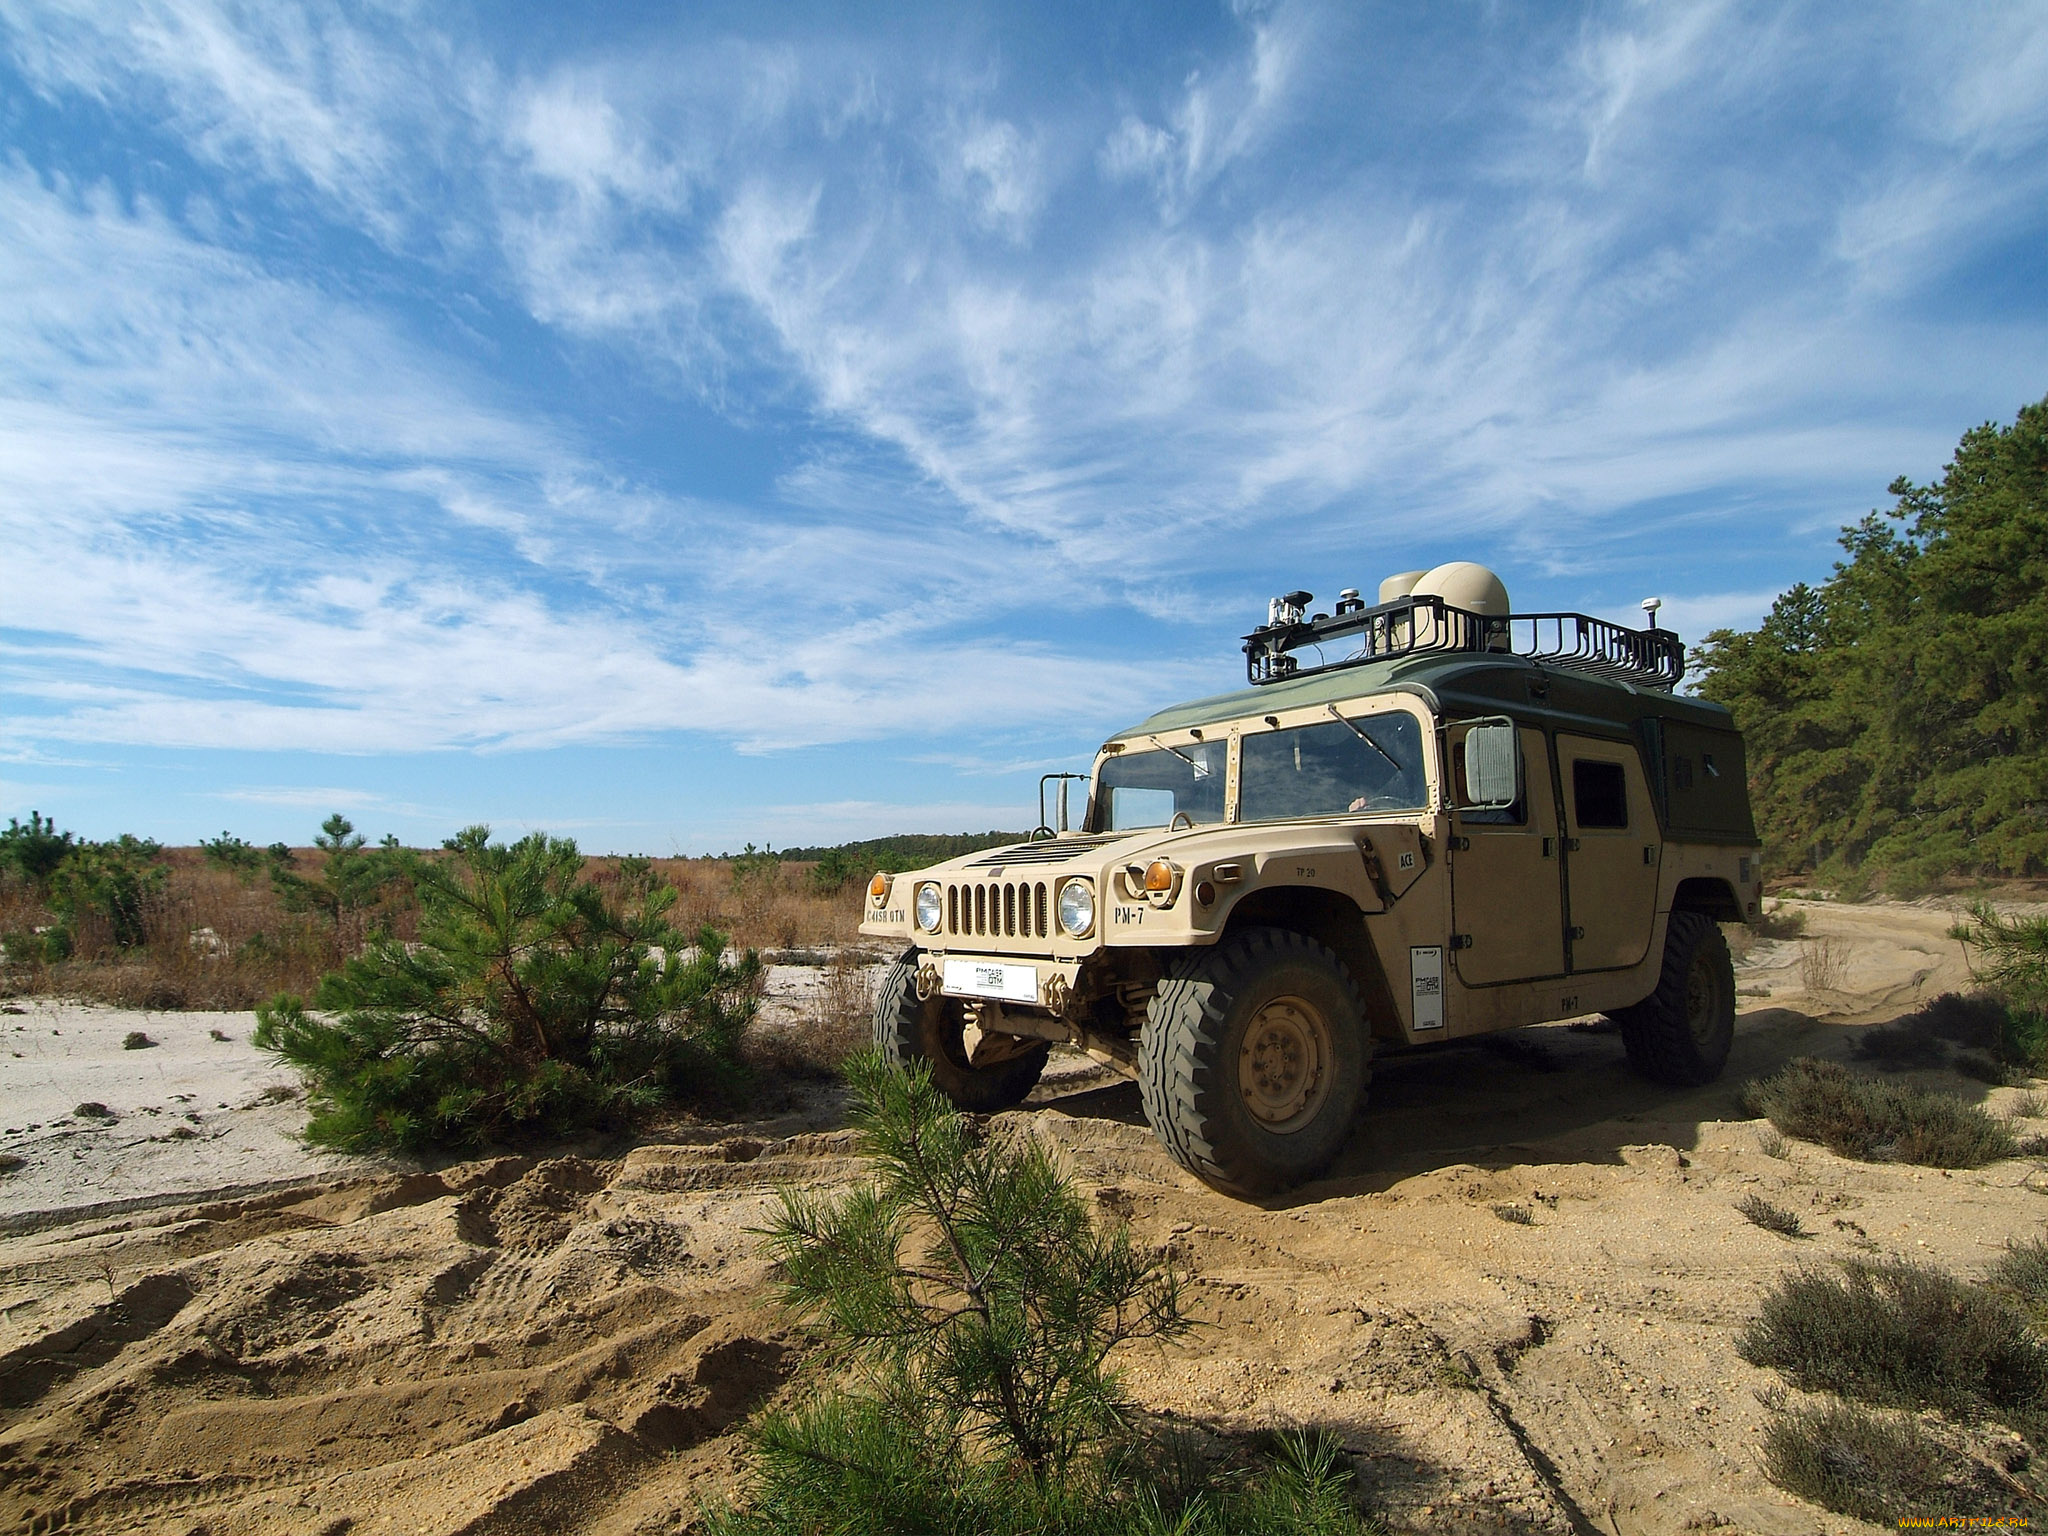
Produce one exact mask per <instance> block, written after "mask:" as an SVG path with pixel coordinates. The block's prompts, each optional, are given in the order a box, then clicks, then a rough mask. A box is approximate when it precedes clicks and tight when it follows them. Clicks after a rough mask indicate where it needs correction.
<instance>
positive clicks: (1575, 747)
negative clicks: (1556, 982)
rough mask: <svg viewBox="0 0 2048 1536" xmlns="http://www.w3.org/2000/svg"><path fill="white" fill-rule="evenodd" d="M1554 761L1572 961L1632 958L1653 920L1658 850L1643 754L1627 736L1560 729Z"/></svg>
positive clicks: (1599, 966) (1588, 964)
mask: <svg viewBox="0 0 2048 1536" xmlns="http://www.w3.org/2000/svg"><path fill="white" fill-rule="evenodd" d="M1557 767H1558V779H1559V784H1560V787H1561V788H1562V789H1563V791H1564V814H1565V829H1564V831H1565V843H1564V867H1565V902H1566V915H1565V922H1566V925H1567V926H1566V929H1565V937H1566V939H1567V940H1568V941H1569V958H1570V962H1571V968H1572V969H1573V970H1574V971H1607V970H1615V969H1618V968H1620V967H1623V966H1630V965H1634V964H1636V963H1637V962H1639V961H1640V960H1641V959H1642V958H1643V956H1644V955H1646V954H1647V953H1649V949H1650V935H1651V932H1652V931H1653V930H1654V929H1655V927H1656V921H1657V865H1658V860H1659V859H1660V858H1661V857H1662V856H1663V839H1662V837H1661V836H1660V835H1659V833H1658V830H1657V818H1656V815H1655V813H1654V812H1653V811H1652V809H1651V806H1650V787H1649V784H1648V782H1647V781H1646V780H1645V779H1644V777H1643V760H1642V755H1641V754H1640V753H1639V752H1637V750H1636V748H1635V744H1634V743H1633V742H1627V741H1603V740H1600V739H1598V738H1596V737H1591V736H1568V735H1562V734H1560V735H1559V736H1558V738H1557Z"/></svg>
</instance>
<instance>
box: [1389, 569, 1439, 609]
mask: <svg viewBox="0 0 2048 1536" xmlns="http://www.w3.org/2000/svg"><path fill="white" fill-rule="evenodd" d="M1428 574H1429V572H1427V571H1403V572H1401V574H1400V575H1398V576H1389V577H1388V578H1387V579H1386V580H1385V581H1383V582H1381V583H1380V601H1381V602H1383V603H1392V602H1398V601H1399V600H1400V599H1401V598H1404V597H1406V596H1407V595H1408V594H1409V593H1410V592H1413V591H1414V590H1415V583H1417V582H1418V581H1420V580H1422V578H1423V577H1425V576H1427V575H1428Z"/></svg>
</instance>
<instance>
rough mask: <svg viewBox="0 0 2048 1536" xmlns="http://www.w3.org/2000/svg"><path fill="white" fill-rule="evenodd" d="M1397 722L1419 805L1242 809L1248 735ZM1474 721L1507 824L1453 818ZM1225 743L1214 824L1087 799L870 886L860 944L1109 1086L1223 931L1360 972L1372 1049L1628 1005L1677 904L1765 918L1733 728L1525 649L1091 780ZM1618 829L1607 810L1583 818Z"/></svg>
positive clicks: (1317, 705) (1172, 723)
mask: <svg viewBox="0 0 2048 1536" xmlns="http://www.w3.org/2000/svg"><path fill="white" fill-rule="evenodd" d="M1392 712H1401V713H1405V714H1407V715H1409V716H1411V717H1412V718H1413V720H1414V722H1415V727H1416V732H1417V736H1418V738H1419V744H1420V749H1421V765H1420V772H1421V775H1422V779H1423V790H1422V793H1421V795H1420V797H1419V799H1420V805H1419V806H1418V807H1416V808H1412V809H1404V810H1394V811H1384V812H1375V811H1371V810H1361V811H1357V812H1347V813H1344V814H1336V815H1319V816H1310V817H1300V818H1294V819H1283V820H1261V821H1250V820H1244V819H1241V817H1240V812H1241V798H1240V790H1241V782H1240V781H1241V774H1240V762H1241V754H1242V751H1243V746H1244V743H1245V742H1246V741H1247V740H1250V739H1252V738H1254V737H1256V736H1259V735H1261V734H1264V733H1271V732H1276V731H1287V730H1290V729H1293V728H1297V727H1301V726H1304V725H1309V724H1315V723H1320V722H1324V721H1328V720H1331V719H1333V718H1337V717H1343V718H1347V719H1368V720H1370V719H1372V718H1374V717H1375V716H1378V715H1382V714H1388V713H1392ZM1481 720H1487V721H1494V722H1499V721H1502V720H1507V721H1512V722H1513V724H1514V727H1515V731H1514V734H1515V737H1516V739H1517V740H1518V741H1519V744H1520V752H1521V771H1522V774H1523V784H1524V793H1523V797H1522V800H1521V801H1520V802H1519V804H1518V808H1517V813H1516V814H1514V815H1510V816H1502V815H1501V814H1499V813H1494V814H1490V815H1489V814H1486V813H1475V812H1470V811H1462V810H1460V809H1458V808H1457V801H1458V798H1459V797H1458V793H1457V783H1456V777H1457V775H1456V764H1455V761H1454V754H1455V753H1456V752H1457V750H1458V746H1457V744H1458V742H1459V740H1460V737H1461V734H1462V732H1463V731H1464V730H1466V729H1468V728H1469V726H1470V725H1471V724H1472V723H1475V722H1478V721H1481ZM1219 742H1222V743H1226V744H1227V756H1226V758H1225V783H1224V789H1223V796H1222V809H1221V815H1220V817H1219V818H1218V819H1215V820H1213V821H1210V822H1207V823H1205V824H1201V825H1194V826H1179V827H1178V828H1177V829H1175V830H1169V829H1168V828H1165V827H1151V828H1142V829H1133V830H1129V831H1121V832H1116V831H1098V830H1093V829H1096V828H1099V827H1101V826H1103V825H1104V823H1105V814H1106V808H1105V805H1104V803H1103V797H1102V796H1101V795H1100V794H1098V793H1091V795H1090V800H1089V811H1088V815H1087V818H1086V819H1085V820H1084V822H1083V826H1082V829H1081V830H1080V831H1079V832H1078V833H1075V834H1063V835H1059V836H1055V837H1051V838H1049V839H1047V840H1043V841H1036V842H1028V843H1023V844H1019V845H1016V846H1014V847H1010V848H1004V849H997V850H992V851H987V852H982V853H976V854H971V855H968V856H965V857H962V858H958V859H954V860H951V861H949V862H947V863H944V864H940V865H935V866H933V867H931V868H929V869H924V870H918V871H914V872H910V873H900V874H898V873H892V874H889V875H887V876H884V877H881V878H880V880H879V884H880V885H881V886H882V890H881V892H880V894H879V895H875V894H870V895H869V896H868V897H867V898H866V905H865V909H864V921H863V922H862V923H861V927H860V931H861V933H862V934H863V935H864V936H865V937H868V938H871V939H877V940H882V941H885V942H887V943H889V944H890V945H892V946H895V947H899V948H907V949H909V950H911V951H913V952H914V953H913V954H912V955H911V956H910V957H909V958H910V959H911V960H912V961H913V963H915V965H916V966H917V969H918V993H919V995H920V996H929V995H931V994H933V993H934V992H936V993H940V994H943V995H945V996H948V997H953V998H959V999H965V1000H968V1005H969V1007H970V1010H971V1011H972V1012H973V1014H974V1015H975V1016H976V1018H977V1021H978V1027H979V1030H980V1031H981V1033H982V1034H983V1035H985V1036H986V1035H990V1034H994V1035H998V1036H1004V1035H1008V1036H1018V1037H1022V1038H1023V1039H1025V1040H1032V1041H1036V1040H1042V1039H1051V1040H1058V1041H1067V1042H1072V1043H1074V1044H1077V1045H1079V1046H1081V1047H1082V1048H1084V1049H1086V1050H1088V1051H1089V1052H1090V1053H1091V1054H1092V1055H1094V1056H1096V1057H1097V1058H1098V1059H1099V1060H1102V1061H1104V1062H1105V1063H1109V1064H1112V1065H1114V1066H1116V1067H1118V1068H1120V1069H1122V1070H1123V1071H1125V1072H1126V1073H1127V1074H1128V1073H1131V1072H1132V1071H1133V1070H1134V1065H1133V1063H1134V1041H1135V1037H1136V1033H1137V1030H1138V1028H1139V1026H1140V1025H1141V1024H1142V1022H1143V1020H1144V1016H1145V1007H1146V1002H1147V999H1148V998H1149V997H1150V995H1151V993H1152V992H1153V990H1154V989H1155V987H1156V985H1157V983H1158V982H1159V980H1160V978H1161V976H1162V975H1163V974H1164V973H1165V971H1166V968H1167V967H1168V966H1169V965H1170V963H1171V961H1172V959H1173V957H1174V956H1175V955H1176V954H1177V953H1180V952H1184V951H1186V950H1188V949H1190V948H1194V947H1200V946H1209V945H1214V944H1216V943H1217V942H1218V941H1219V940H1220V939H1222V938H1223V937H1225V936H1226V935H1227V934H1229V933H1230V932H1232V931H1233V930H1234V929H1235V928H1237V927H1239V926H1241V925H1245V924H1258V925H1263V926H1267V927H1275V928H1282V929H1292V930H1294V931H1297V932H1300V933H1303V934H1305V935H1307V936H1309V937H1311V938H1313V939H1315V940H1316V941H1317V942H1318V943H1320V944H1322V945H1325V946H1327V947H1328V948H1329V949H1330V950H1332V951H1334V952H1335V954H1336V955H1337V956H1339V957H1340V959H1341V960H1342V962H1343V963H1344V965H1345V966H1346V967H1347V968H1348V970H1349V971H1350V973H1351V975H1352V977H1353V978H1354V979H1355V980H1356V982H1357V985H1358V988H1359V991H1360V994H1361V996H1362V997H1363V999H1364V1003H1365V1012H1366V1019H1367V1023H1368V1026H1369V1029H1370V1032H1371V1034H1372V1035H1373V1036H1374V1037H1375V1038H1376V1039H1378V1040H1380V1041H1383V1042H1387V1043H1398V1044H1410V1045H1413V1044H1424V1043H1428V1042H1431V1041H1438V1040H1445V1039H1451V1038H1457V1037H1461V1036H1470V1035H1476V1034H1484V1033H1489V1032H1492V1031H1496V1030H1503V1029H1513V1028H1517V1027H1519V1026H1522V1025H1527V1024H1534V1023H1540V1022H1543V1021H1546V1020H1555V1019H1568V1018H1573V1017H1576V1016H1579V1015H1584V1014H1590V1013H1600V1012H1606V1011H1613V1010H1616V1009H1622V1008H1626V1007H1628V1006H1630V1005H1632V1004H1636V1003H1638V1002H1639V1001H1641V1000H1642V999H1644V998H1645V997H1647V996H1648V995H1649V994H1650V993H1651V991H1652V990H1653V988H1655V987H1656V986H1657V983H1658V976H1659V968H1660V965H1661V964H1662V961H1663V957H1664V954H1665V939H1666V929H1667V925H1668V924H1669V921H1670V918H1671V915H1672V913H1673V912H1674V911H1680V910H1689V911H1696V912H1700V913H1703V914H1705V915H1706V916H1708V917H1711V918H1714V919H1716V920H1719V921H1738V920H1747V919H1749V918H1753V917H1754V916H1755V915H1756V913H1757V910H1758V903H1759V900H1760V896H1761V891H1760V884H1759V867H1758V860H1757V854H1758V852H1759V848H1758V844H1757V840H1756V836H1755V831H1754V827H1753V823H1752V822H1751V820H1750V814H1749V806H1748V799H1747V790H1746V782H1745V780H1746V770H1745V765H1744V763H1743V759H1742V742H1741V737H1740V736H1739V735H1737V734H1736V733H1735V731H1734V729H1733V726H1732V723H1731V722H1730V720H1729V719H1728V716H1727V714H1726V712H1725V711H1724V710H1722V709H1720V708H1719V707H1718V706H1716V705H1712V704H1708V703H1705V702H1704V701H1701V700H1697V699H1690V698H1683V697H1675V696H1673V695H1671V694H1669V693H1667V692H1662V691H1659V690H1656V689H1651V688H1640V687H1637V686H1634V685H1632V684H1630V683H1627V682H1620V681H1612V680H1609V679H1605V678H1600V677H1593V676H1587V675H1585V674H1583V673H1578V672H1574V671H1572V670H1571V669H1569V668H1565V667H1557V666H1550V667H1546V666H1543V665H1541V664H1538V663H1536V662H1532V661H1530V660H1528V659H1526V658H1524V657H1520V656H1512V655H1475V654H1451V655H1443V654H1438V655H1429V654H1424V655H1411V656H1406V657H1400V658H1396V659H1393V660H1390V661H1380V662H1372V663H1370V664H1368V665H1365V666H1360V667H1356V668H1352V669H1348V670H1345V671H1342V672H1333V673H1327V674H1321V675H1316V676H1312V677H1306V678H1300V679H1295V680H1287V681H1283V682H1280V683H1278V684H1275V685H1270V686H1266V687H1262V688H1256V689H1249V690H1246V691H1243V692H1240V693H1236V694H1230V695H1224V696H1221V697H1219V698H1216V699H1209V700H1202V701H1198V702H1196V703H1194V704H1189V705H1185V706H1181V707H1179V708H1177V709H1172V710H1167V711H1164V712H1162V713H1160V714H1158V715H1155V716H1153V717H1152V718H1151V719H1149V720H1147V721H1145V722H1143V723H1141V724H1140V725H1138V726H1136V727H1134V728H1133V729H1131V730H1129V731H1125V732H1121V733H1119V734H1118V735H1117V736H1115V737H1112V738H1111V739H1110V740H1109V741H1108V742H1107V743H1105V745H1104V747H1103V749H1102V751H1101V752H1100V753H1098V755H1097V757H1096V760H1095V764H1094V769H1093V772H1092V775H1091V785H1092V786H1099V785H1100V784H1101V781H1102V775H1103V769H1104V765H1105V764H1106V763H1108V762H1110V761H1112V760H1113V759H1115V758H1116V757H1118V756H1120V755H1122V754H1123V753H1126V752H1138V751H1145V750H1157V749H1162V748H1164V749H1180V750H1181V751H1183V752H1190V751H1193V750H1195V749H1196V746H1197V744H1206V747H1205V749H1206V750H1207V751H1209V752H1212V753H1213V752H1214V751H1215V750H1216V744H1217V743H1219ZM1580 764H1591V765H1596V766H1595V767H1593V768H1591V769H1588V768H1582V767H1580V766H1578V765H1580ZM1603 764H1604V765H1608V766H1607V767H1606V768H1605V769H1602V768H1600V767H1598V766H1597V765H1603ZM1615 767H1618V768H1619V770H1620V780H1621V782H1624V783H1625V785H1626V812H1625V815H1621V820H1622V821H1623V822H1624V823H1625V824H1624V825H1621V826H1615V825H1611V824H1603V825H1598V826H1595V825H1586V824H1582V822H1583V821H1584V819H1585V818H1583V817H1582V816H1581V814H1580V813H1581V812H1582V811H1583V810H1585V807H1584V806H1583V805H1582V804H1580V803H1578V801H1576V800H1575V796H1574V786H1575V784H1577V783H1578V782H1579V780H1580V778H1581V777H1582V776H1584V775H1586V774H1588V773H1593V774H1599V773H1602V772H1605V773H1606V774H1607V775H1608V778H1607V779H1606V780H1604V781H1603V782H1607V783H1612V782H1614V780H1613V777H1612V773H1613V769H1614V768H1615ZM1618 814H1620V812H1619V809H1618V807H1614V806H1612V805H1610V808H1609V810H1608V812H1607V813H1606V814H1604V815H1603V816H1602V817H1601V818H1600V820H1602V821H1603V822H1604V823H1612V821H1613V820H1614V819H1615V816H1616V815H1618ZM1154 861H1166V862H1167V863H1168V864H1169V865H1170V866H1171V869H1172V871H1173V874H1172V879H1171V883H1170V887H1169V889H1167V890H1165V891H1154V892H1147V891H1146V889H1145V888H1144V885H1145V871H1146V869H1147V867H1148V866H1149V865H1151V864H1153V862H1154ZM1073 880H1080V881H1085V882H1088V883H1089V884H1090V886H1091V887H1092V889H1093V892H1094V895H1095V920H1094V923H1093V925H1092V926H1091V927H1090V928H1089V929H1088V931H1086V932H1085V933H1083V934H1081V935H1079V936H1075V935H1072V934H1069V933H1067V932H1065V931H1063V930H1062V928H1061V925H1060V922H1059V917H1058V903H1059V897H1060V892H1061V889H1062V888H1063V887H1064V886H1065V885H1066V884H1067V883H1068V882H1069V881H1073ZM927 883H932V884H936V885H937V886H938V887H939V889H940V893H941V901H942V913H941V920H940V923H939V926H938V928H937V930H936V931H931V932H927V931H924V930H923V929H921V928H920V927H919V926H918V924H917V922H916V919H915V903H916V896H917V892H918V889H919V887H921V886H923V885H925V884H927ZM1020 1043H1021V1042H1020ZM977 1059H979V1058H977Z"/></svg>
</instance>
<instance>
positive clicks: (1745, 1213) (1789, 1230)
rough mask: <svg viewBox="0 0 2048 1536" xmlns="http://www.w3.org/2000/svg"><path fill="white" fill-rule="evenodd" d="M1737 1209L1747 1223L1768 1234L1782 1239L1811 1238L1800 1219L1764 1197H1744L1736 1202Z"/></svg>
mask: <svg viewBox="0 0 2048 1536" xmlns="http://www.w3.org/2000/svg"><path fill="white" fill-rule="evenodd" d="M1735 1209H1736V1210H1737V1211H1739V1212H1741V1213H1742V1217H1743V1219H1744V1220H1745V1221H1748V1222H1749V1223H1751V1224H1752V1225H1754V1226H1759V1227H1762V1228H1763V1229H1764V1230H1765V1231H1766V1232H1775V1233H1777V1234H1778V1235H1779V1236H1780V1237H1809V1236H1811V1235H1812V1234H1811V1233H1809V1232H1808V1231H1807V1230H1806V1228H1805V1227H1804V1226H1802V1225H1800V1221H1799V1217H1798V1216H1797V1215H1796V1214H1794V1213H1793V1212H1791V1211H1788V1210H1786V1209H1785V1208H1784V1207H1783V1206H1782V1205H1773V1204H1771V1202H1770V1201H1768V1200H1766V1199H1765V1198H1764V1197H1763V1196H1762V1195H1744V1196H1743V1197H1742V1198H1741V1199H1740V1200H1738V1201H1736V1202H1735Z"/></svg>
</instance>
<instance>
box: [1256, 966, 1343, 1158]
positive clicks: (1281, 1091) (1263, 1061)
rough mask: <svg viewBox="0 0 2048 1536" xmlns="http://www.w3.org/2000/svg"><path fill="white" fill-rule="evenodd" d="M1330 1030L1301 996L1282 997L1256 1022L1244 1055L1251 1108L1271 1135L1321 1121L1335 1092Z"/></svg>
mask: <svg viewBox="0 0 2048 1536" xmlns="http://www.w3.org/2000/svg"><path fill="white" fill-rule="evenodd" d="M1331 1054H1332V1051H1331V1039H1330V1026H1329V1025H1328V1024H1327V1023H1326V1022H1325V1021H1324V1019H1323V1016H1322V1014H1321V1013H1320V1012H1318V1011H1317V1009H1316V1008H1314V1007H1313V1006H1312V1005H1311V1004H1309V1003H1308V1002H1306V1001H1304V1000H1303V999H1301V998H1298V997H1276V998H1274V999H1273V1000H1272V1001H1271V1002H1270V1003H1267V1004H1266V1006H1265V1007H1263V1008H1261V1009H1260V1010H1259V1011H1258V1012H1257V1013H1256V1014H1255V1015H1253V1017H1252V1021H1251V1023H1250V1024H1249V1025H1248V1026H1246V1028H1245V1032H1244V1043H1243V1045H1242V1046H1241V1047H1239V1050H1238V1057H1237V1081H1238V1088H1239V1089H1240V1091H1241V1092H1242V1093H1243V1095H1244V1102H1245V1107H1246V1108H1247V1109H1249V1110H1250V1111H1251V1114H1252V1118H1253V1119H1255V1120H1257V1121H1258V1122H1259V1124H1261V1125H1262V1126H1264V1127H1265V1128H1266V1129H1267V1130H1269V1131H1273V1132H1277V1133H1279V1134H1283V1135H1284V1134H1286V1133H1287V1132H1289V1131H1295V1130H1299V1129H1300V1128H1301V1127H1302V1126H1304V1125H1306V1124H1308V1123H1309V1122H1310V1121H1311V1120H1313V1119H1315V1117H1316V1112H1317V1111H1318V1110H1320V1109H1321V1108H1322V1106H1323V1100H1324V1099H1325V1098H1327V1097H1328V1096H1329V1091H1330V1062H1331Z"/></svg>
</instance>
